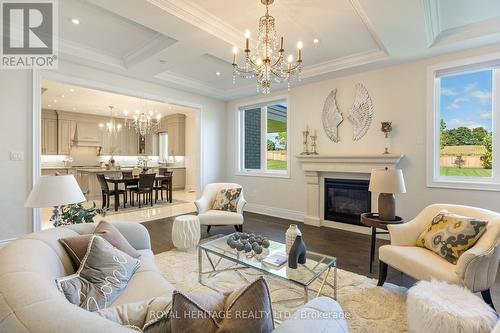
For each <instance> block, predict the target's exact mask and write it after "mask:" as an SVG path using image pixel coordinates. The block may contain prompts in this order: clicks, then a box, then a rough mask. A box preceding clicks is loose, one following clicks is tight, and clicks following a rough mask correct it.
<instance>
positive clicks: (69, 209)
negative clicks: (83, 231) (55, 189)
mask: <svg viewBox="0 0 500 333" xmlns="http://www.w3.org/2000/svg"><path fill="white" fill-rule="evenodd" d="M57 211H58V212H57V213H56V212H55V211H54V213H53V215H52V217H51V218H50V221H52V223H53V225H54V227H59V226H61V225H70V224H78V223H92V222H94V217H95V216H97V215H102V216H104V215H106V209H101V208H97V206H96V204H95V202H93V203H92V206H91V207H89V208H85V207H84V206H83V203H76V204H71V205H65V206H63V207H62V208H61V210H60V214H61V216H60V218H58V216H56V214H59V210H57Z"/></svg>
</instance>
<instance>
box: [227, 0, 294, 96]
mask: <svg viewBox="0 0 500 333" xmlns="http://www.w3.org/2000/svg"><path fill="white" fill-rule="evenodd" d="M273 2H274V0H261V3H262V4H264V5H265V6H266V14H265V15H264V16H262V17H261V18H260V20H259V35H258V38H257V47H256V48H255V50H254V52H253V53H252V51H251V50H250V32H249V31H248V30H247V31H246V32H245V38H246V42H245V50H244V52H245V63H244V64H243V65H242V66H240V65H238V63H237V55H238V48H237V47H236V46H235V47H234V48H233V84H234V83H235V82H236V76H240V77H242V78H244V79H250V78H254V77H255V78H256V80H257V90H258V91H262V92H263V93H264V94H268V93H269V92H270V91H271V83H272V82H273V81H274V82H276V83H282V82H287V83H288V89H290V81H291V79H292V78H294V77H295V76H296V77H297V78H298V80H299V81H300V72H301V70H302V43H301V42H298V43H297V60H296V61H295V62H294V58H293V55H291V54H290V55H288V57H286V59H285V49H284V39H283V37H281V38H280V39H279V40H278V38H277V34H276V20H275V19H274V17H272V16H271V15H269V5H271V4H272V3H273Z"/></svg>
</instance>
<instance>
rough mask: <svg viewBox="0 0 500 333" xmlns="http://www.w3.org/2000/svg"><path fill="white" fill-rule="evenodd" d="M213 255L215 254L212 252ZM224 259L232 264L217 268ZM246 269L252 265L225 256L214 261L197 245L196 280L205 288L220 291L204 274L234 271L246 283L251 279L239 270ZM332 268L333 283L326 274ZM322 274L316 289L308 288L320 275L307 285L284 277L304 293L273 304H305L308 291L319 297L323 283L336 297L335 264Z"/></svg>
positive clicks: (212, 275)
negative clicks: (208, 268)
mask: <svg viewBox="0 0 500 333" xmlns="http://www.w3.org/2000/svg"><path fill="white" fill-rule="evenodd" d="M203 254H205V257H206V258H207V260H208V262H209V264H210V267H211V270H208V271H203ZM212 255H213V256H216V255H215V254H213V253H212ZM223 259H224V260H226V261H231V262H232V263H233V265H232V266H229V267H226V268H220V269H218V268H217V267H218V266H219V265H220V263H221V262H222V260H223ZM246 269H250V270H251V269H254V268H253V267H250V266H245V265H243V264H241V263H238V262H235V261H232V260H230V259H227V258H222V257H217V259H216V260H215V261H214V260H213V259H212V258H210V255H209V252H208V251H206V250H204V249H202V248H200V247H198V282H199V283H200V284H201V285H203V286H205V287H207V288H210V289H212V290H214V291H216V292H220V291H221V290H219V289H217V288H216V287H214V286H211V285H209V284H207V283H205V282H204V281H203V277H204V276H207V275H208V277H214V276H216V275H218V274H220V273H224V272H235V273H236V274H238V275H239V276H240V277H241V278H242V279H243V280H244V281H245V282H247V283H250V282H251V281H249V280H248V279H247V278H246V277H245V276H244V275H243V274H242V273H241V272H240V271H241V270H246ZM332 269H333V285H332V284H331V283H330V282H328V276H329V275H330V272H331V271H332ZM261 273H262V274H263V275H265V276H268V277H272V278H277V279H280V278H279V277H278V276H275V275H273V274H269V273H265V272H261ZM322 275H323V278H322V279H321V285H320V287H319V289H318V290H314V289H312V288H310V285H311V284H312V283H313V282H314V281H316V280H317V279H319V278H320V277H321V275H319V276H318V277H317V278H316V279H314V280H312V281H311V282H310V283H309V285H303V284H300V283H297V282H294V281H292V280H286V279H281V280H284V281H287V282H289V283H292V284H294V285H296V286H298V287H300V288H303V291H304V295H303V297H298V298H292V299H286V300H281V301H273V303H274V304H282V303H285V302H291V301H296V300H303V303H304V304H306V303H307V302H309V291H313V292H315V293H316V297H319V296H321V294H322V292H323V289H324V287H325V285H328V286H329V287H330V288H332V289H333V299H335V300H336V299H337V266H336V265H335V264H334V265H332V266H330V267H328V269H327V270H326V271H325V272H324V273H323V274H322Z"/></svg>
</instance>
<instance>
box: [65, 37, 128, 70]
mask: <svg viewBox="0 0 500 333" xmlns="http://www.w3.org/2000/svg"><path fill="white" fill-rule="evenodd" d="M59 53H60V54H61V56H62V58H63V59H64V58H66V57H68V56H69V57H75V58H78V59H84V60H90V61H94V62H97V63H100V64H103V65H106V66H111V67H114V68H117V69H120V70H124V69H126V67H125V63H124V61H123V59H121V58H117V57H114V56H111V55H108V54H104V53H102V52H99V51H97V50H95V49H92V48H90V47H88V46H85V45H83V44H80V43H77V42H75V41H70V40H67V39H62V38H59Z"/></svg>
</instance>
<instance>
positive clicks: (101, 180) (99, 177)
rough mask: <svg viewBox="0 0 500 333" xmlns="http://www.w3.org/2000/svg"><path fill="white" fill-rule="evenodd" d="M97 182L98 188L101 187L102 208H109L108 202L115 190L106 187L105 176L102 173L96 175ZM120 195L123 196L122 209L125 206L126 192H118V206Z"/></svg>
mask: <svg viewBox="0 0 500 333" xmlns="http://www.w3.org/2000/svg"><path fill="white" fill-rule="evenodd" d="M96 176H97V181H98V182H99V186H101V193H102V208H104V207H106V208H109V202H110V201H111V196H113V197H114V196H115V194H116V192H115V190H110V189H109V186H108V182H107V181H106V176H104V174H102V173H98V174H96ZM120 195H123V208H125V205H126V204H127V191H126V190H118V206H119V205H120Z"/></svg>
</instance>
